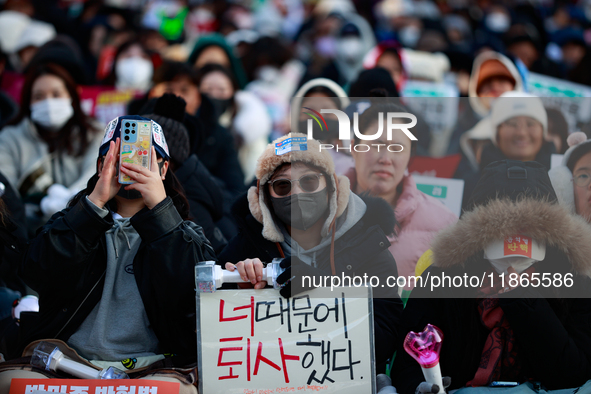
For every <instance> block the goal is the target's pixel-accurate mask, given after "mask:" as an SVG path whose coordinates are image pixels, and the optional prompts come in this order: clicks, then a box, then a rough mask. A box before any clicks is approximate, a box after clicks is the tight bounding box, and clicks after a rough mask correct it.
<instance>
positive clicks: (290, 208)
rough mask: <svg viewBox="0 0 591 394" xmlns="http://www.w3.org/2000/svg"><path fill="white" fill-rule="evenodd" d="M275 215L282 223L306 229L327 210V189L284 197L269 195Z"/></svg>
mask: <svg viewBox="0 0 591 394" xmlns="http://www.w3.org/2000/svg"><path fill="white" fill-rule="evenodd" d="M271 204H272V205H273V211H274V212H275V215H277V217H278V218H279V220H281V221H282V222H283V223H284V224H287V225H289V226H291V227H294V228H297V229H298V230H307V229H309V228H310V227H312V226H313V225H314V224H315V223H316V222H317V221H318V220H320V219H321V218H322V217H323V216H324V214H325V213H326V211H327V210H328V189H327V188H326V187H325V188H324V189H322V190H320V191H318V192H314V193H299V194H293V195H291V196H286V197H271Z"/></svg>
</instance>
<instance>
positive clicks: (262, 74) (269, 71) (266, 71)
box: [255, 66, 281, 82]
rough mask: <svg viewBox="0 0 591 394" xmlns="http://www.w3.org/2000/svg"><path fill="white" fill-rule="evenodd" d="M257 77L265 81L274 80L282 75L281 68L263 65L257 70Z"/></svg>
mask: <svg viewBox="0 0 591 394" xmlns="http://www.w3.org/2000/svg"><path fill="white" fill-rule="evenodd" d="M255 74H256V76H257V79H260V80H261V81H265V82H273V81H275V80H276V79H278V78H279V77H280V75H281V70H279V69H278V68H277V67H274V66H261V67H259V68H258V69H257V71H256V72H255Z"/></svg>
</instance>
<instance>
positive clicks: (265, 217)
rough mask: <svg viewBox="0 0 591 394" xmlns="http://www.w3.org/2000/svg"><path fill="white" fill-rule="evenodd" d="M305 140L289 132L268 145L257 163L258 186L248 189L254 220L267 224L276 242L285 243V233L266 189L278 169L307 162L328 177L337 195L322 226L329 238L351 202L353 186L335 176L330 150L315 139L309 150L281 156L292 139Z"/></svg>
mask: <svg viewBox="0 0 591 394" xmlns="http://www.w3.org/2000/svg"><path fill="white" fill-rule="evenodd" d="M297 137H299V138H304V139H306V138H307V136H306V135H304V134H299V133H289V134H287V135H284V136H283V137H280V138H278V139H276V140H275V141H273V142H272V143H270V144H269V145H267V148H266V149H265V151H264V152H263V154H262V155H261V156H260V157H259V159H258V161H257V166H256V170H255V176H256V178H257V185H256V186H251V188H250V189H249V190H248V205H249V208H250V213H251V214H252V216H254V218H255V219H256V220H257V221H258V222H259V223H261V224H262V225H263V232H262V235H263V237H264V238H265V239H267V240H269V241H272V242H283V241H284V237H283V233H282V232H281V230H280V229H279V227H277V225H276V224H275V221H274V220H273V217H272V215H271V210H270V209H269V207H268V206H267V204H266V202H265V193H264V190H265V189H264V188H265V187H267V183H268V182H269V179H271V176H273V173H274V172H275V170H276V169H277V168H278V167H279V166H281V165H282V164H283V163H296V162H300V163H305V164H310V165H313V166H316V167H318V168H320V169H322V171H324V172H325V173H326V174H327V175H328V178H329V179H327V185H331V186H332V187H333V190H335V193H332V196H331V199H330V201H329V210H330V211H329V215H328V218H327V219H326V222H325V223H324V225H323V226H322V230H321V235H322V237H326V236H327V235H328V234H329V231H330V227H331V225H332V223H333V221H334V220H335V219H336V218H338V217H340V216H341V215H342V214H343V212H345V209H346V208H347V204H348V203H349V194H350V193H351V190H350V183H349V179H348V178H347V177H346V176H343V175H341V176H339V177H337V176H336V174H335V167H334V163H333V161H332V157H331V156H330V154H329V153H328V152H327V151H321V150H320V143H319V142H318V141H316V140H314V139H308V140H307V141H306V143H307V149H306V150H293V151H291V152H288V153H284V154H277V151H276V149H275V148H276V147H277V146H285V144H286V143H289V142H290V141H291V140H289V141H288V139H291V138H297Z"/></svg>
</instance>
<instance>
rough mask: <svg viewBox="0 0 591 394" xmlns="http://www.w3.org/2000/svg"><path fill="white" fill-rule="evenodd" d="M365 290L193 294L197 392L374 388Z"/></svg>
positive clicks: (246, 393)
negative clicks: (196, 353) (292, 293)
mask: <svg viewBox="0 0 591 394" xmlns="http://www.w3.org/2000/svg"><path fill="white" fill-rule="evenodd" d="M369 291H370V289H368V288H365V287H360V288H338V289H334V290H333V291H332V292H331V291H330V288H328V289H324V288H319V289H315V290H311V291H308V292H305V293H301V294H298V295H297V296H295V297H292V298H290V299H285V298H283V297H282V296H281V295H280V294H279V292H278V291H277V290H274V289H263V290H221V291H217V292H215V293H202V294H200V295H199V296H198V297H197V317H198V318H197V329H198V335H197V338H198V341H197V342H198V359H199V366H198V369H199V385H200V387H199V393H200V394H218V393H219V394H222V393H223V394H270V393H291V392H293V393H296V392H321V393H337V392H338V393H343V394H348V393H350V394H358V393H375V365H374V361H373V360H374V354H373V353H374V347H373V317H372V314H373V313H372V303H371V298H369V294H370V293H369Z"/></svg>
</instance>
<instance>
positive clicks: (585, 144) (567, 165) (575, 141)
mask: <svg viewBox="0 0 591 394" xmlns="http://www.w3.org/2000/svg"><path fill="white" fill-rule="evenodd" d="M566 142H567V143H568V146H569V147H570V148H568V150H567V151H566V152H565V153H564V156H563V157H562V163H561V165H560V166H558V167H554V168H552V169H551V170H550V171H549V172H548V175H549V176H550V180H551V181H552V186H553V187H554V190H556V195H557V196H558V202H559V204H561V205H563V206H564V207H565V208H567V209H568V210H569V211H570V212H571V213H573V214H574V213H576V207H575V192H574V189H573V170H574V168H575V165H576V164H577V162H578V161H579V159H580V158H581V157H583V156H584V155H585V154H587V153H589V152H591V139H587V135H586V134H585V133H583V132H581V131H578V132H576V133H572V134H571V135H569V136H568V138H567V140H566Z"/></svg>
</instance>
